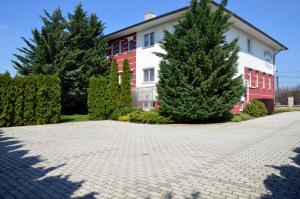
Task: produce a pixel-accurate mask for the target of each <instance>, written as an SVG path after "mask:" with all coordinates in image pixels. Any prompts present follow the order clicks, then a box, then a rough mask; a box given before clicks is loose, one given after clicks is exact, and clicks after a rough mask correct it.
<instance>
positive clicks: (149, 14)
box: [145, 12, 156, 21]
mask: <svg viewBox="0 0 300 199" xmlns="http://www.w3.org/2000/svg"><path fill="white" fill-rule="evenodd" d="M155 17H156V14H154V13H153V12H147V13H146V14H145V21H147V20H149V19H152V18H155Z"/></svg>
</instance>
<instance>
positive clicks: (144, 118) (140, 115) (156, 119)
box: [128, 110, 171, 124]
mask: <svg viewBox="0 0 300 199" xmlns="http://www.w3.org/2000/svg"><path fill="white" fill-rule="evenodd" d="M128 117H129V121H130V122H136V123H143V124H169V123H171V120H170V119H169V118H167V117H164V116H161V115H160V114H159V111H158V110H151V111H148V112H143V111H141V110H138V111H135V112H132V113H130V114H129V115H128Z"/></svg>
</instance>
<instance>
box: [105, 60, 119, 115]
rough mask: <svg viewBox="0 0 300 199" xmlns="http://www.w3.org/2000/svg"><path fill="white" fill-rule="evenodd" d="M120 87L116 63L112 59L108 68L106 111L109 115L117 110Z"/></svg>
mask: <svg viewBox="0 0 300 199" xmlns="http://www.w3.org/2000/svg"><path fill="white" fill-rule="evenodd" d="M119 100H120V86H119V77H118V63H117V60H116V59H114V60H113V62H112V66H111V68H110V74H109V84H108V109H109V114H111V113H112V112H113V111H114V110H116V109H117V108H119Z"/></svg>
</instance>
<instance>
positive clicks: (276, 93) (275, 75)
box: [273, 46, 285, 106]
mask: <svg viewBox="0 0 300 199" xmlns="http://www.w3.org/2000/svg"><path fill="white" fill-rule="evenodd" d="M284 50H285V48H284V47H283V46H282V47H281V49H280V50H277V51H275V52H274V53H273V74H274V81H275V78H276V84H277V86H276V87H277V92H276V91H274V92H275V93H274V94H275V98H274V105H275V106H276V101H278V100H279V81H278V75H277V67H276V55H277V54H278V53H280V52H281V51H284ZM275 68H276V69H275ZM274 83H275V82H274ZM274 90H275V89H274ZM276 99H277V100H276Z"/></svg>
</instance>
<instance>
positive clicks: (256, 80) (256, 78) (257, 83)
mask: <svg viewBox="0 0 300 199" xmlns="http://www.w3.org/2000/svg"><path fill="white" fill-rule="evenodd" d="M255 87H256V88H258V87H259V71H258V70H256V71H255Z"/></svg>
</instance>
